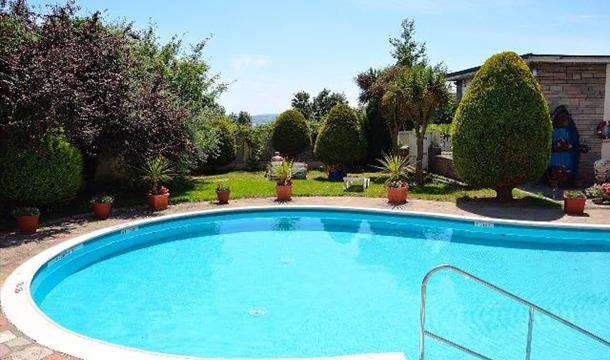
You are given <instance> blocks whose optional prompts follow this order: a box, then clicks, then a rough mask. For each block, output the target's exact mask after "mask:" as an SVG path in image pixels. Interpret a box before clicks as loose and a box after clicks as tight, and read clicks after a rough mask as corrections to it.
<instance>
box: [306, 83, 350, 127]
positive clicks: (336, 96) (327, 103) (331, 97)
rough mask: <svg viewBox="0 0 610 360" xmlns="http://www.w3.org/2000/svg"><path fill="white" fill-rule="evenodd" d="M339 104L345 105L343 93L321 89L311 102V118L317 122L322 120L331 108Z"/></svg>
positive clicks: (345, 100) (345, 99)
mask: <svg viewBox="0 0 610 360" xmlns="http://www.w3.org/2000/svg"><path fill="white" fill-rule="evenodd" d="M339 104H347V98H346V97H345V95H344V94H343V93H336V92H331V91H330V90H328V89H323V90H322V91H320V92H319V93H318V95H316V97H314V98H313V100H312V102H311V108H312V118H314V119H317V120H321V119H323V118H324V117H325V116H326V115H327V114H328V113H329V112H330V111H331V110H332V108H334V107H335V106H337V105H339Z"/></svg>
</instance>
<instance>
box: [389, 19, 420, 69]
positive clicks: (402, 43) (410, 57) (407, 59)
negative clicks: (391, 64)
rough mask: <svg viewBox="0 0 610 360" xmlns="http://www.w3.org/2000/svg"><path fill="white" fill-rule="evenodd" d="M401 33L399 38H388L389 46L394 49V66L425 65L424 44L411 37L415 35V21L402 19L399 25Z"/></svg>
mask: <svg viewBox="0 0 610 360" xmlns="http://www.w3.org/2000/svg"><path fill="white" fill-rule="evenodd" d="M400 27H401V28H402V31H401V33H400V37H398V38H390V44H391V45H392V46H393V47H394V49H393V50H392V57H394V59H396V65H403V66H409V67H410V66H415V65H417V64H425V63H426V61H427V59H426V43H425V42H423V43H419V42H417V41H416V40H415V39H413V36H414V35H415V21H413V20H412V19H404V20H403V21H402V23H401V24H400Z"/></svg>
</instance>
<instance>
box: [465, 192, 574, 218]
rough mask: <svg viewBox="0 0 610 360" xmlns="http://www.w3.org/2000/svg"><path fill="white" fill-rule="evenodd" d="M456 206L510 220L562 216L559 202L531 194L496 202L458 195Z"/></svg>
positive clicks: (471, 211) (490, 199) (478, 213)
mask: <svg viewBox="0 0 610 360" xmlns="http://www.w3.org/2000/svg"><path fill="white" fill-rule="evenodd" d="M456 205H457V207H458V208H460V209H462V210H464V211H468V212H470V213H473V214H477V215H482V216H487V217H494V218H500V219H511V220H527V221H551V220H557V219H559V218H561V217H563V216H564V213H563V210H562V207H561V204H559V203H556V202H553V201H550V200H547V199H544V198H537V197H533V196H526V197H524V198H521V199H514V200H511V201H508V202H498V201H497V200H496V199H495V198H471V197H468V196H464V197H460V198H458V199H457V201H456Z"/></svg>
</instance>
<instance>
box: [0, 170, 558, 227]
mask: <svg viewBox="0 0 610 360" xmlns="http://www.w3.org/2000/svg"><path fill="white" fill-rule="evenodd" d="M358 176H365V177H369V178H371V185H370V187H369V188H368V189H366V190H365V191H345V190H344V189H343V182H330V181H328V180H327V179H326V173H323V172H320V171H310V172H309V174H308V179H307V180H294V181H293V184H294V186H293V194H294V195H295V196H366V197H385V196H386V189H385V186H384V182H385V180H386V177H385V176H384V175H383V174H380V173H363V174H358ZM219 182H223V183H225V184H227V185H228V186H229V187H230V188H231V198H232V199H237V198H248V197H274V196H275V182H274V181H271V180H267V179H266V178H265V174H264V172H262V171H258V172H247V171H234V172H229V173H225V174H217V175H207V176H196V177H193V178H192V179H190V181H187V182H185V183H182V184H179V185H173V186H171V189H170V190H171V194H172V197H171V202H172V203H179V202H199V201H213V200H215V199H216V191H215V190H216V184H217V183H219ZM108 192H109V193H110V194H113V195H115V198H116V200H115V204H114V206H115V207H116V208H121V207H134V206H146V205H145V204H146V201H145V196H144V194H141V193H137V192H134V191H127V190H121V191H112V190H109V191H108ZM513 195H514V196H515V198H517V199H525V198H528V201H526V202H525V203H522V204H521V205H523V206H529V205H531V206H546V207H561V204H560V203H559V202H556V201H551V200H548V199H545V198H542V197H540V196H532V195H531V194H529V193H526V192H523V191H520V190H514V192H513ZM494 196H495V191H493V190H491V189H472V188H468V187H463V186H459V185H449V184H445V183H440V182H430V183H428V184H426V185H424V186H414V185H411V187H410V188H409V198H410V199H427V200H445V201H457V200H458V199H460V198H491V197H494ZM89 211H90V209H89V197H88V196H87V195H84V194H81V195H79V196H78V197H77V198H76V199H74V200H73V201H72V202H71V203H70V204H69V205H66V206H62V207H59V208H55V209H53V210H52V211H46V212H45V213H44V214H43V216H44V219H45V220H49V219H53V218H58V217H63V216H70V215H75V214H82V213H87V212H89ZM12 227H13V220H12V218H11V217H10V216H9V217H8V218H6V217H5V218H2V216H0V230H6V229H10V228H12Z"/></svg>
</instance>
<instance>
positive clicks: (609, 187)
mask: <svg viewBox="0 0 610 360" xmlns="http://www.w3.org/2000/svg"><path fill="white" fill-rule="evenodd" d="M602 190H603V192H604V194H606V196H610V183H605V184H602Z"/></svg>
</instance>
